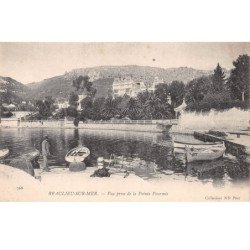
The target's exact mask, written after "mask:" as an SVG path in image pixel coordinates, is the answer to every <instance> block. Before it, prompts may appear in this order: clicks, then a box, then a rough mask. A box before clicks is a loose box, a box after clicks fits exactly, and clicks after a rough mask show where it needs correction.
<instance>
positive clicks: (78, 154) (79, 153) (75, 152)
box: [65, 146, 90, 163]
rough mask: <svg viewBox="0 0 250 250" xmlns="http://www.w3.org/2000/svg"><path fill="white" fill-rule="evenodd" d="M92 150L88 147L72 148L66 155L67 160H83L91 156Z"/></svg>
mask: <svg viewBox="0 0 250 250" xmlns="http://www.w3.org/2000/svg"><path fill="white" fill-rule="evenodd" d="M89 154H90V151H89V149H88V148H86V147H82V146H80V147H76V148H73V149H71V150H70V151H69V152H68V153H67V154H66V156H65V160H66V161H67V162H69V163H71V162H83V161H84V159H85V158H86V157H87V156H89Z"/></svg>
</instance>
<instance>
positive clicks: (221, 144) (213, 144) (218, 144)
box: [173, 141, 224, 149]
mask: <svg viewBox="0 0 250 250" xmlns="http://www.w3.org/2000/svg"><path fill="white" fill-rule="evenodd" d="M173 143H174V148H180V149H185V147H186V146H188V147H193V148H198V149H199V148H211V147H224V142H204V143H190V142H180V141H174V142H173Z"/></svg>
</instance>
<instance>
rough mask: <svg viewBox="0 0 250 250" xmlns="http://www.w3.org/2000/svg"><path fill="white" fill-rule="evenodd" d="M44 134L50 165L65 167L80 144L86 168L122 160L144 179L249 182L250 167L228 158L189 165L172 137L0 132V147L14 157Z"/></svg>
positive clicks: (68, 131) (38, 142)
mask: <svg viewBox="0 0 250 250" xmlns="http://www.w3.org/2000/svg"><path fill="white" fill-rule="evenodd" d="M44 135H48V136H49V137H50V143H51V153H52V157H51V158H50V159H49V161H50V162H49V164H50V165H54V166H55V165H56V166H66V162H65V159H64V158H65V155H66V153H67V152H68V151H69V150H70V149H71V148H73V147H76V146H77V145H78V144H79V141H80V142H81V143H82V144H83V145H84V146H86V147H88V148H89V149H90V152H91V154H90V156H89V158H88V160H87V162H86V163H87V166H90V167H91V166H96V162H97V158H98V157H100V156H102V157H104V158H105V159H109V158H110V156H111V155H115V156H116V157H122V161H123V164H122V168H123V169H124V170H129V171H133V172H134V173H135V174H136V175H138V176H140V177H141V178H143V179H145V180H151V179H161V178H164V177H166V176H167V177H168V179H169V178H170V179H172V180H179V179H182V180H186V181H189V182H195V181H196V182H201V183H204V184H206V183H212V185H214V186H216V187H222V186H225V185H226V184H227V183H233V184H234V183H238V182H240V181H247V182H249V166H248V165H247V164H246V163H244V162H243V161H241V160H240V159H237V158H235V157H232V156H230V155H228V156H227V157H224V158H223V159H221V160H217V161H213V162H194V163H188V164H186V160H185V154H183V152H174V150H173V147H172V138H171V137H170V135H169V134H161V133H143V132H123V131H97V130H93V131H92V130H78V129H36V128H33V129H25V128H23V129H0V147H1V148H4V147H8V148H9V149H10V151H11V154H10V155H9V157H8V158H7V159H6V163H8V162H9V161H10V160H11V159H13V158H14V157H17V156H20V155H22V154H23V153H25V152H27V151H30V150H31V149H33V148H34V147H36V148H38V149H39V148H40V145H41V142H42V138H43V136H44Z"/></svg>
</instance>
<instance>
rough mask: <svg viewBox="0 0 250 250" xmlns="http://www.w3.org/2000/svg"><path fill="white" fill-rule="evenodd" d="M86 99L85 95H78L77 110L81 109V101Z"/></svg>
mask: <svg viewBox="0 0 250 250" xmlns="http://www.w3.org/2000/svg"><path fill="white" fill-rule="evenodd" d="M86 97H87V95H84V94H82V95H78V101H77V110H81V109H82V107H81V102H82V100H83V99H84V98H86Z"/></svg>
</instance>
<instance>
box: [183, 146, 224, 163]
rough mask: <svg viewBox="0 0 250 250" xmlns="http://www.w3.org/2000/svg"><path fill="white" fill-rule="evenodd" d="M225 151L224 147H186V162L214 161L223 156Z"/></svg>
mask: <svg viewBox="0 0 250 250" xmlns="http://www.w3.org/2000/svg"><path fill="white" fill-rule="evenodd" d="M225 151H226V147H225V145H224V144H223V147H217V146H211V147H210V148H193V147H189V146H186V158H187V162H193V161H210V160H215V159H218V158H220V157H222V156H223V154H224V153H225Z"/></svg>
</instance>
